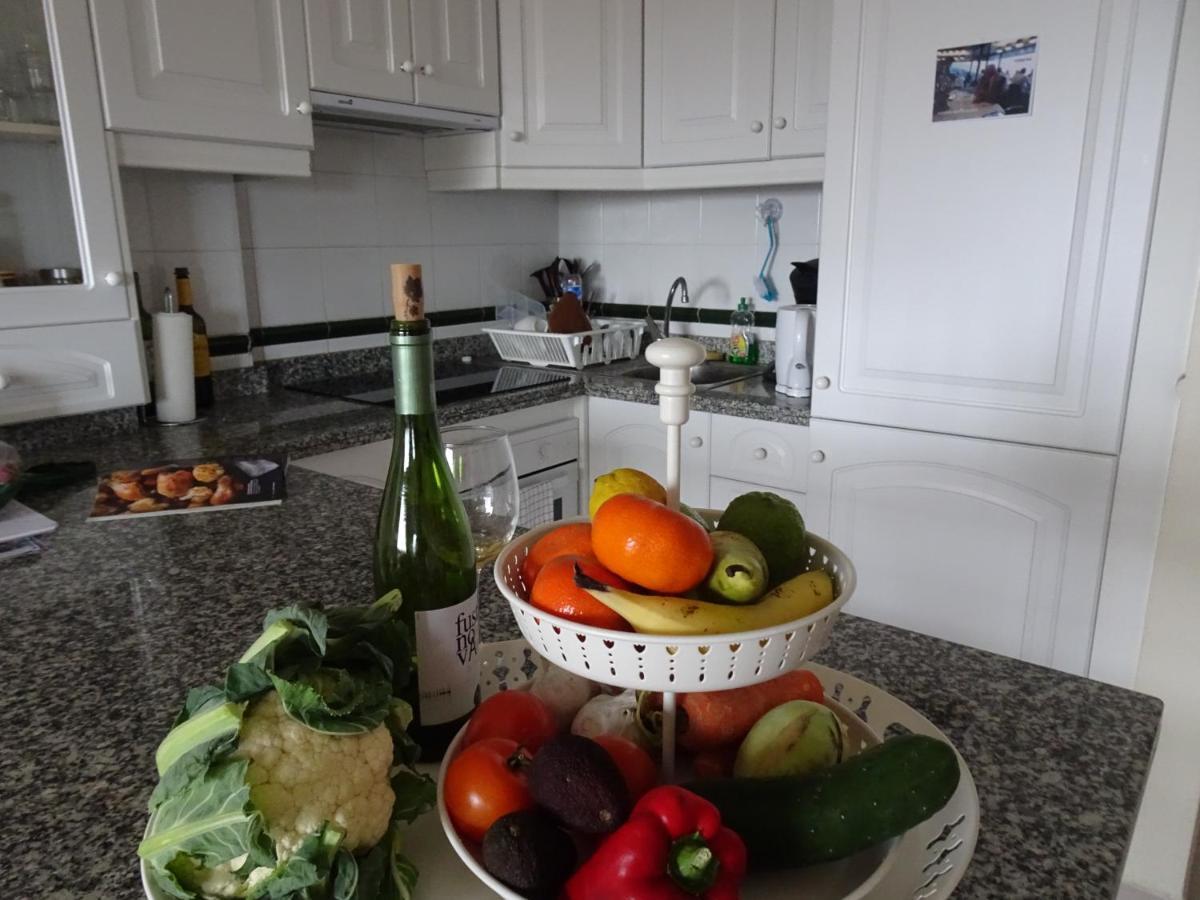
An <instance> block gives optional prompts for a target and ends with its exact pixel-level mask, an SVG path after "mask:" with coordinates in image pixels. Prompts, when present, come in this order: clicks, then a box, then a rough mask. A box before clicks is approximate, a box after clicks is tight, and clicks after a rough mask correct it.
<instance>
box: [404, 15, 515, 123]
mask: <svg viewBox="0 0 1200 900" xmlns="http://www.w3.org/2000/svg"><path fill="white" fill-rule="evenodd" d="M497 31H498V28H497V25H496V0H412V34H413V71H414V73H415V75H416V93H417V103H420V104H421V105H422V106H436V107H440V108H442V109H458V110H462V111H463V112H473V113H483V114H485V115H493V116H494V115H499V113H500V62H499V58H498V56H499V37H498V34H497Z"/></svg>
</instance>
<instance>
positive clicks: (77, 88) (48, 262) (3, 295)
mask: <svg viewBox="0 0 1200 900" xmlns="http://www.w3.org/2000/svg"><path fill="white" fill-rule="evenodd" d="M45 9H46V11H47V13H48V14H49V19H47V17H46V15H45V14H44V13H43V7H42V4H41V3H26V4H14V5H10V8H9V9H8V12H9V14H10V16H11V20H10V21H9V22H8V25H9V27H6V28H3V29H0V57H5V56H7V57H9V58H12V59H16V58H17V54H18V52H20V51H21V49H22V44H24V43H30V44H33V45H34V46H35V47H37V48H40V47H41V46H42V45H43V44H44V46H45V48H46V49H47V50H48V51H49V59H50V68H51V72H50V73H49V74H48V75H47V77H50V78H51V79H52V81H53V90H52V91H51V92H50V93H49V94H48V97H47V98H46V100H45V105H46V106H47V109H46V110H45V113H46V116H45V118H51V117H53V118H55V119H61V126H58V125H50V124H39V123H32V122H24V121H18V122H0V210H2V212H0V270H4V271H7V272H12V273H14V274H15V275H16V277H17V278H18V279H20V281H21V283H22V284H23V285H29V286H22V287H0V329H10V328H11V329H16V328H28V327H31V326H56V325H65V324H70V323H78V322H99V321H112V320H118V319H130V318H131V317H132V315H133V308H132V304H131V297H130V288H129V284H128V281H129V278H130V276H129V274H128V272H127V270H126V267H125V260H124V254H123V251H122V247H121V237H120V232H121V224H120V219H119V216H118V212H117V209H118V202H117V191H118V189H119V188H118V184H117V178H116V176H115V172H114V170H113V167H112V166H111V165H110V162H109V156H108V148H107V146H106V138H105V134H104V122H103V119H102V117H101V113H100V91H99V86H98V84H97V81H96V68H95V57H94V55H93V52H92V43H91V30H90V27H89V25H88V13H87V8H86V6H83V5H82V4H79V3H77V2H73V0H54V2H51V3H48V4H46V7H45ZM22 13H23V14H24V15H21V14H22ZM48 22H50V23H52V26H53V27H48ZM56 267H67V268H71V269H78V270H79V273H80V274H79V279H80V283H78V284H63V285H47V284H39V283H38V282H39V280H40V278H39V270H40V269H50V268H56ZM34 285H36V286H34ZM112 349H119V350H122V351H123V352H126V353H129V354H132V355H133V356H134V358H135V359H136V357H137V353H138V350H137V345H136V344H134V343H130V344H129V345H128V346H126V347H123V348H112ZM10 362H11V360H10ZM2 371H3V369H2V366H0V373H2ZM9 380H10V382H11V380H12V379H11V378H10V379H9ZM4 396H5V395H0V407H7V406H8V404H7V403H6V401H5V400H4V399H2V398H3V397H4ZM7 396H8V397H10V398H11V397H12V396H13V395H12V394H7Z"/></svg>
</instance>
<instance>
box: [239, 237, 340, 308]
mask: <svg viewBox="0 0 1200 900" xmlns="http://www.w3.org/2000/svg"><path fill="white" fill-rule="evenodd" d="M254 269H255V273H256V275H257V278H258V313H259V321H260V324H262V325H264V326H271V325H297V324H301V323H305V322H321V321H324V320H325V286H324V280H323V277H322V274H321V254H320V253H314V252H313V251H311V250H307V249H299V248H297V249H277V248H274V247H263V248H259V249H256V250H255V251H254Z"/></svg>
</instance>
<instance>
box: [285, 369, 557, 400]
mask: <svg viewBox="0 0 1200 900" xmlns="http://www.w3.org/2000/svg"><path fill="white" fill-rule="evenodd" d="M571 378H572V376H571V375H570V374H569V373H567V372H558V371H554V370H551V369H531V368H527V367H525V366H505V365H485V364H474V363H439V364H438V365H437V366H436V367H435V369H434V382H433V385H434V388H433V389H434V394H435V395H436V397H437V402H438V404H439V405H440V404H443V403H452V402H454V401H455V400H471V399H474V398H475V397H486V396H488V395H490V394H504V393H507V392H509V391H519V390H522V389H524V388H531V387H539V386H541V385H544V384H555V383H559V382H564V383H565V382H569V381H571ZM289 388H290V389H291V390H293V391H300V392H302V393H305V394H319V395H320V396H322V397H337V398H338V399H341V400H352V401H354V402H355V403H369V404H371V405H373V406H391V405H392V395H393V388H392V375H391V373H390V372H372V373H370V374H367V375H346V376H342V377H338V378H329V379H325V380H322V381H312V382H307V383H305V384H296V385H289Z"/></svg>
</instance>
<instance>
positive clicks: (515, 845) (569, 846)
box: [483, 809, 576, 900]
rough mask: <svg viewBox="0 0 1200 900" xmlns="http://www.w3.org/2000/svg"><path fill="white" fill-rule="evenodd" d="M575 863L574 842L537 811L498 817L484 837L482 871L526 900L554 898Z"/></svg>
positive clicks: (552, 821)
mask: <svg viewBox="0 0 1200 900" xmlns="http://www.w3.org/2000/svg"><path fill="white" fill-rule="evenodd" d="M575 863H576V854H575V842H574V841H572V840H571V838H570V837H569V836H568V835H567V833H566V832H565V831H563V830H562V829H561V828H559V827H558V824H557V823H556V822H555V821H554V820H553V819H552V818H550V816H549V815H547V814H546V813H544V812H542V811H541V810H540V809H523V810H520V811H518V812H513V813H509V814H508V815H506V816H501V817H500V818H499V819H497V820H496V821H495V822H493V823H492V826H491V827H490V828H489V829H488V830H487V832H486V833H485V834H484V836H483V866H484V868H485V869H487V870H488V871H489V872H490V873H491V874H492V875H494V876H496V878H498V879H499V880H500V881H503V882H504V883H505V884H507V885H508V886H509V887H510V888H512V889H513V890H515V891H519V892H520V893H522V894H524V895H525V896H526V897H530V898H543V897H544V898H547V900H550V898H553V897H557V896H558V892H559V890H560V889H561V888H562V886H563V885H564V884H565V883H566V881H567V879H568V878H570V877H571V872H572V871H574V869H575Z"/></svg>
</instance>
